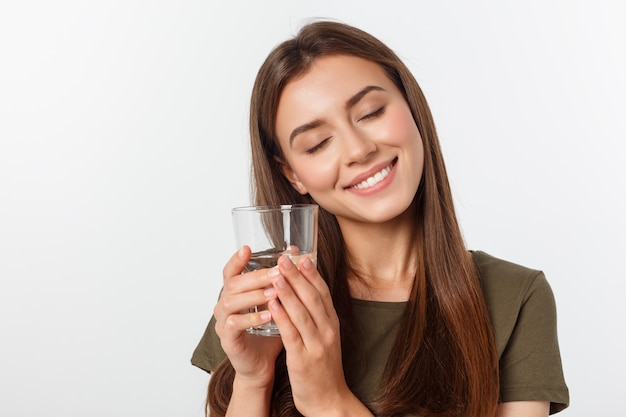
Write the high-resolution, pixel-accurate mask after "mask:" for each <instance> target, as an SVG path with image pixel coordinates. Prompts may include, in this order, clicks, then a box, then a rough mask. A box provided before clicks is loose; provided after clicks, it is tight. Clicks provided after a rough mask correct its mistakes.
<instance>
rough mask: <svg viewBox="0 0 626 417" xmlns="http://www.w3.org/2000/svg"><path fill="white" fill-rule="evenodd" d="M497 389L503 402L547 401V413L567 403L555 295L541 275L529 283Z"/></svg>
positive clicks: (503, 360) (504, 359)
mask: <svg viewBox="0 0 626 417" xmlns="http://www.w3.org/2000/svg"><path fill="white" fill-rule="evenodd" d="M500 386H501V388H500V393H501V398H500V400H501V401H502V402H508V401H523V400H525V401H529V400H537V401H550V414H553V413H556V412H559V411H561V410H563V409H565V408H566V407H567V405H568V403H569V393H568V389H567V386H566V384H565V380H564V378H563V371H562V364H561V355H560V352H559V344H558V338H557V323H556V305H555V301H554V295H553V293H552V289H551V288H550V285H549V284H548V282H547V280H546V278H545V276H544V274H543V273H542V272H539V273H538V274H537V275H536V276H535V277H534V279H532V280H531V281H530V285H529V287H528V290H527V292H526V293H525V295H524V297H523V298H522V304H521V307H520V310H519V314H518V316H517V320H516V322H515V325H514V327H513V331H512V333H511V335H510V337H509V340H508V343H507V344H506V347H505V349H504V351H503V353H502V356H501V357H500Z"/></svg>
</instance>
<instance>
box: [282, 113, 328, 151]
mask: <svg viewBox="0 0 626 417" xmlns="http://www.w3.org/2000/svg"><path fill="white" fill-rule="evenodd" d="M323 124H324V121H323V120H320V119H315V120H313V121H312V122H309V123H305V124H303V125H301V126H298V127H296V128H295V129H294V130H293V131H292V132H291V135H289V146H291V144H292V143H293V140H294V139H295V137H296V136H298V135H299V134H301V133H304V132H306V131H307V130H312V129H315V128H316V127H320V126H321V125H323Z"/></svg>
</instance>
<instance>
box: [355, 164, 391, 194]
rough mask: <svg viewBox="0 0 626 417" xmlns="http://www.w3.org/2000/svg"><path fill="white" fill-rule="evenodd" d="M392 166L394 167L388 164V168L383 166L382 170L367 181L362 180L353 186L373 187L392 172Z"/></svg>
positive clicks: (361, 187) (360, 187)
mask: <svg viewBox="0 0 626 417" xmlns="http://www.w3.org/2000/svg"><path fill="white" fill-rule="evenodd" d="M391 168H392V165H390V166H388V167H387V168H383V169H382V170H381V171H380V172H377V173H376V174H374V175H372V176H371V177H369V178H368V179H366V180H365V181H363V182H360V183H358V184H357V185H353V186H352V188H356V189H358V190H361V189H363V188H370V187H373V186H374V185H376V184H378V183H379V182H381V181H382V180H383V179H384V178H385V177H386V176H387V175H389V172H391Z"/></svg>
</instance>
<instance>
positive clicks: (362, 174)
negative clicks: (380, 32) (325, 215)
mask: <svg viewBox="0 0 626 417" xmlns="http://www.w3.org/2000/svg"><path fill="white" fill-rule="evenodd" d="M276 133H277V136H278V139H279V142H280V146H281V149H282V151H283V157H284V160H283V163H284V168H283V172H284V174H285V175H286V177H287V178H288V179H289V181H290V182H291V183H292V184H293V186H294V187H295V188H296V189H297V190H298V191H299V192H300V193H302V194H306V193H309V194H310V195H311V197H313V199H315V201H316V202H317V203H318V204H319V205H321V206H322V207H324V208H325V209H326V210H328V211H329V212H331V213H333V214H334V215H335V216H337V219H338V221H339V222H340V223H341V222H342V221H344V220H350V221H357V222H368V223H380V222H385V221H388V220H391V219H394V218H396V217H397V216H399V215H400V214H402V213H404V212H405V211H406V210H407V209H408V207H409V206H410V205H411V202H412V201H413V198H414V196H415V193H416V192H417V188H418V186H419V183H420V179H421V177H422V170H423V165H424V151H423V145H422V138H421V136H420V133H419V131H418V129H417V125H416V124H415V121H414V120H413V117H412V115H411V110H410V109H409V106H408V104H407V102H406V101H405V99H404V97H403V96H402V93H401V92H400V91H399V90H398V88H397V87H396V86H395V84H394V83H393V82H392V81H391V80H390V79H389V78H388V77H387V75H386V74H385V72H384V71H383V69H382V68H381V67H380V66H379V65H378V64H376V63H373V62H371V61H367V60H365V59H361V58H357V57H353V56H346V55H334V56H327V57H322V58H318V59H316V60H315V61H314V62H313V64H312V66H311V68H310V69H309V70H308V71H307V72H306V73H305V74H304V75H302V76H300V77H298V78H296V79H294V80H292V81H291V82H289V83H288V84H287V85H286V86H285V88H284V90H283V92H282V94H281V98H280V101H279V105H278V111H277V115H276Z"/></svg>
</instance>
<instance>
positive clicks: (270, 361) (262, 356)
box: [213, 246, 283, 388]
mask: <svg viewBox="0 0 626 417" xmlns="http://www.w3.org/2000/svg"><path fill="white" fill-rule="evenodd" d="M250 256H251V252H250V248H249V247H247V246H244V247H242V248H241V249H240V250H239V251H237V253H235V254H234V255H233V256H232V257H231V258H230V260H229V261H228V262H227V263H226V266H225V267H224V272H223V275H224V287H223V289H222V295H221V297H220V299H219V301H218V303H217V305H216V306H215V309H214V310H213V315H214V316H215V320H216V324H215V331H216V333H217V335H218V336H219V337H220V342H221V345H222V349H224V352H225V353H226V355H227V356H228V358H229V360H230V362H231V364H232V366H233V368H234V369H235V372H236V374H237V378H238V379H239V381H246V383H247V384H249V385H250V386H258V387H259V388H261V387H263V386H265V387H266V386H268V385H271V384H272V382H273V380H274V366H275V362H276V358H277V357H278V354H279V353H280V351H281V349H282V347H283V345H282V341H281V339H280V337H266V336H255V335H250V334H248V333H246V329H247V328H249V327H253V326H258V325H261V324H263V323H267V322H269V321H270V320H271V315H270V313H269V311H267V310H265V311H261V312H258V313H242V311H243V310H246V309H249V308H250V307H251V306H255V305H261V304H266V303H267V302H268V301H269V300H271V299H274V298H276V294H275V291H274V289H273V287H272V278H271V277H270V276H268V271H269V269H260V270H257V271H252V272H247V273H244V274H242V272H243V270H244V268H245V266H246V264H247V263H248V261H249V260H250ZM266 288H267V290H266Z"/></svg>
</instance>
